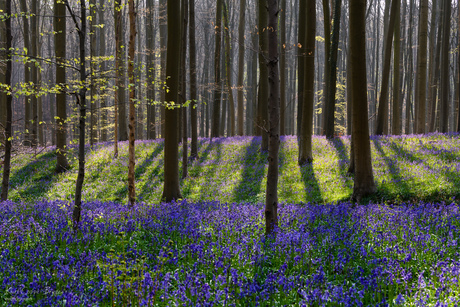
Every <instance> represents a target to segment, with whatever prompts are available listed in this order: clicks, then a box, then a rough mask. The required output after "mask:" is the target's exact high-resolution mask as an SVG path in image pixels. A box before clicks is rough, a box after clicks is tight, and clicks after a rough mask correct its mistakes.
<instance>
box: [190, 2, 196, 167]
mask: <svg viewBox="0 0 460 307" xmlns="http://www.w3.org/2000/svg"><path fill="white" fill-rule="evenodd" d="M189 18H190V22H189V32H190V33H189V53H190V100H191V101H192V102H191V104H190V121H191V128H192V131H191V132H192V133H191V134H192V142H191V147H190V157H191V158H192V159H195V158H197V157H198V110H197V99H198V95H197V81H196V74H197V69H196V42H195V0H190V8H189Z"/></svg>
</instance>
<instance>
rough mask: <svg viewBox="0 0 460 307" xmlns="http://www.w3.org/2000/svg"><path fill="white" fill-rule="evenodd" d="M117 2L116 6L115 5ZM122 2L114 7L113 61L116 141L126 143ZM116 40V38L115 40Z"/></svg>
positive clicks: (121, 0)
mask: <svg viewBox="0 0 460 307" xmlns="http://www.w3.org/2000/svg"><path fill="white" fill-rule="evenodd" d="M117 1H118V4H117ZM123 1H124V0H116V1H115V6H118V8H116V10H117V11H116V12H115V19H116V26H115V29H116V31H118V32H117V33H116V34H115V35H116V36H118V43H119V45H117V46H118V48H117V49H116V52H118V55H117V56H116V59H115V61H118V69H117V72H116V73H117V96H118V103H117V104H118V141H127V140H128V131H127V130H126V127H127V124H126V97H125V96H126V88H125V76H126V74H125V55H126V54H125V52H124V51H123V50H124V49H125V48H123V45H124V43H123V42H124V37H125V35H124V27H123V22H124V20H123V5H122V3H123ZM115 40H117V38H115Z"/></svg>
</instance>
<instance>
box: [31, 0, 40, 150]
mask: <svg viewBox="0 0 460 307" xmlns="http://www.w3.org/2000/svg"><path fill="white" fill-rule="evenodd" d="M39 2H40V0H35V1H32V6H31V11H32V16H31V17H30V23H31V25H30V26H31V28H32V29H31V33H30V34H31V38H32V41H31V44H30V47H31V52H30V54H31V55H32V56H33V57H35V58H37V57H38V45H39V44H38V40H39V35H38V25H39V21H38V9H37V7H38V6H39V5H40V3H39ZM31 66H32V67H31V68H32V70H31V73H32V83H33V87H34V90H33V92H34V93H36V92H37V91H38V69H37V66H36V65H35V63H34V64H33V65H31ZM30 102H31V104H32V125H31V129H32V130H31V136H32V137H31V145H32V146H34V147H36V146H37V144H38V97H37V95H36V94H34V95H32V97H31V100H30Z"/></svg>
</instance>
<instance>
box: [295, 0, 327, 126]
mask: <svg viewBox="0 0 460 307" xmlns="http://www.w3.org/2000/svg"><path fill="white" fill-rule="evenodd" d="M301 2H302V1H301ZM322 2H323V18H324V86H323V98H325V95H327V94H326V93H327V92H328V90H329V89H328V86H329V80H330V75H329V74H330V71H331V69H330V67H329V66H330V62H329V61H328V57H329V54H330V53H331V15H330V7H329V0H322ZM299 20H301V17H300V16H299ZM299 86H300V85H299ZM323 111H325V102H324V100H323ZM319 116H320V117H321V116H322V117H323V123H324V121H325V120H326V118H325V117H326V116H325V112H322V113H321V115H319ZM321 127H322V128H320V131H321V134H324V133H325V131H324V127H323V125H321Z"/></svg>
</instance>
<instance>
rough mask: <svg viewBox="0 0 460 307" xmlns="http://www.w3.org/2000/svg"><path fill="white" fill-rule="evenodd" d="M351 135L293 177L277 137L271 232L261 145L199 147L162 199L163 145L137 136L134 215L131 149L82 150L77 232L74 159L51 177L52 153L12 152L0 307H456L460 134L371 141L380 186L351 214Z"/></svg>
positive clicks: (293, 153)
mask: <svg viewBox="0 0 460 307" xmlns="http://www.w3.org/2000/svg"><path fill="white" fill-rule="evenodd" d="M349 141H350V140H349V138H340V139H334V140H330V141H328V140H326V139H324V138H320V137H315V138H313V155H314V159H315V160H314V162H313V164H312V165H308V166H304V167H299V166H298V165H297V144H296V143H297V141H296V139H295V138H294V137H284V138H282V141H281V151H280V180H279V197H280V201H281V202H282V203H281V204H280V206H279V219H280V227H279V229H278V230H277V232H276V236H273V237H266V236H264V219H263V201H264V190H265V174H266V163H265V161H266V158H267V156H266V154H263V153H260V152H259V147H260V138H252V137H235V138H222V139H215V140H213V142H212V143H211V142H210V141H209V140H208V139H201V140H200V141H199V158H198V159H197V160H195V161H193V162H192V161H191V162H190V166H189V176H188V177H187V178H186V179H184V180H181V191H182V195H183V197H184V199H183V200H179V201H178V202H176V203H169V204H166V203H159V199H160V196H161V192H162V188H163V184H162V182H163V181H162V180H163V143H162V142H161V141H139V142H137V144H136V157H137V160H136V189H137V195H138V198H139V200H140V201H139V203H137V204H136V205H135V207H134V208H133V209H128V207H127V206H126V201H127V168H128V166H127V165H128V160H127V144H126V143H122V145H121V148H120V156H119V158H117V159H114V158H113V154H112V151H113V146H112V145H113V144H99V145H97V146H96V147H95V148H94V150H90V149H89V148H88V153H87V158H88V160H87V165H86V170H87V175H86V178H85V185H84V187H83V192H84V195H83V200H84V204H83V215H82V222H81V224H80V230H79V231H78V232H77V233H74V232H73V231H72V227H71V211H72V200H73V193H74V189H75V187H74V185H75V180H76V174H77V167H76V166H77V161H76V152H75V149H74V148H70V150H69V153H68V158H69V161H70V162H71V165H72V169H71V170H70V171H68V172H67V173H64V174H60V175H55V174H54V173H53V170H54V166H55V157H54V155H53V153H52V148H49V149H47V150H44V151H43V152H41V153H40V154H37V155H32V154H22V155H18V156H16V157H15V159H14V160H13V163H12V177H11V193H10V196H11V201H8V202H4V203H0V293H3V295H0V306H3V305H5V306H10V305H18V306H22V305H31V306H63V305H64V306H114V305H117V306H119V305H120V306H198V305H200V306H226V305H229V306H287V305H300V306H312V305H315V306H316V305H317V306H330V305H343V306H369V305H372V306H388V305H392V306H393V305H396V306H398V305H399V306H457V305H458V304H459V302H460V279H459V275H460V248H459V243H460V242H458V240H459V238H460V206H459V202H458V197H459V196H460V176H459V169H460V135H458V134H447V135H444V134H432V135H426V136H413V135H412V136H402V137H378V138H377V137H376V138H372V139H371V145H372V159H373V168H374V176H375V181H376V184H377V189H378V192H377V193H376V194H375V195H374V196H372V197H370V198H367V199H365V200H363V202H362V203H361V204H354V203H351V202H350V201H349V198H350V196H351V192H352V187H353V177H352V176H350V175H348V174H347V168H348V162H349ZM0 170H1V169H0ZM440 303H441V304H440Z"/></svg>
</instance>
